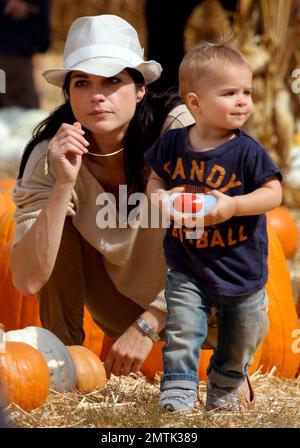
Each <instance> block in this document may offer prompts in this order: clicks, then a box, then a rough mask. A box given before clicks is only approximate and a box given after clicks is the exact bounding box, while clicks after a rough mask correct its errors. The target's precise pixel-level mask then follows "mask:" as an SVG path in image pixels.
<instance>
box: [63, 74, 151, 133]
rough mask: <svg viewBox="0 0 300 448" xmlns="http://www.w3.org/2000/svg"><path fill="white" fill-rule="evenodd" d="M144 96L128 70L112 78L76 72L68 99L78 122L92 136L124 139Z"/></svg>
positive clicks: (71, 81)
mask: <svg viewBox="0 0 300 448" xmlns="http://www.w3.org/2000/svg"><path fill="white" fill-rule="evenodd" d="M144 94H145V87H144V86H141V87H137V86H136V84H135V83H134V81H133V79H132V78H131V76H130V75H129V74H128V73H127V71H126V70H123V71H122V72H120V73H119V74H118V75H115V76H113V77H111V78H105V77H103V76H96V75H90V74H86V73H83V72H80V71H73V72H72V73H71V77H70V90H69V97H70V103H71V107H72V111H73V114H74V116H75V118H76V120H77V121H79V122H80V123H81V125H82V126H83V127H85V128H86V129H88V130H89V131H90V132H91V133H92V134H102V135H103V134H116V135H120V134H121V135H122V136H124V135H125V133H126V130H127V128H128V125H129V123H130V120H131V119H132V117H133V115H134V113H135V110H136V105H137V103H138V102H139V101H141V99H142V98H143V96H144Z"/></svg>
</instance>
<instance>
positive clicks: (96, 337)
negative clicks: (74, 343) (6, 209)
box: [83, 307, 104, 357]
mask: <svg viewBox="0 0 300 448" xmlns="http://www.w3.org/2000/svg"><path fill="white" fill-rule="evenodd" d="M83 328H84V332H85V339H84V342H83V346H84V347H86V348H88V349H89V350H91V351H92V352H93V353H95V355H97V356H98V357H99V356H100V352H101V349H102V344H103V338H104V333H103V331H102V330H101V329H100V328H99V327H98V325H96V324H95V322H94V321H93V318H92V316H91V314H90V312H89V311H88V309H87V308H86V307H84V318H83Z"/></svg>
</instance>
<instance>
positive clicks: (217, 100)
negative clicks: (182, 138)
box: [196, 65, 253, 129]
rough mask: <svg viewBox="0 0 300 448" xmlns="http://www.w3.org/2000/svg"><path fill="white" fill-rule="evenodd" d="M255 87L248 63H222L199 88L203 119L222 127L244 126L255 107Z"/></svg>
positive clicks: (209, 124) (205, 123)
mask: <svg viewBox="0 0 300 448" xmlns="http://www.w3.org/2000/svg"><path fill="white" fill-rule="evenodd" d="M251 90H252V73H251V71H250V69H249V68H248V67H247V66H246V65H245V66H244V65H241V66H234V65H226V66H220V67H219V70H217V71H216V72H214V73H212V74H211V76H210V77H209V79H207V80H206V84H205V87H204V83H202V87H200V89H199V92H196V93H197V95H198V97H199V112H200V120H201V122H202V123H203V124H204V125H206V126H210V127H212V128H220V129H236V128H239V127H241V126H243V124H244V123H245V122H246V121H247V119H248V118H249V116H250V114H251V112H252V108H253V104H252V98H251Z"/></svg>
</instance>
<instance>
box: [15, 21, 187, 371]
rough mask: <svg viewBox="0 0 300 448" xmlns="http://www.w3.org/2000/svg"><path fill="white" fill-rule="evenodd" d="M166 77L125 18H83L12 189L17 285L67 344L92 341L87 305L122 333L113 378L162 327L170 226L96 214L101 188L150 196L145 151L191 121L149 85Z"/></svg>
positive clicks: (171, 98) (51, 74)
mask: <svg viewBox="0 0 300 448" xmlns="http://www.w3.org/2000/svg"><path fill="white" fill-rule="evenodd" d="M160 73H161V67H160V65H159V64H158V63H157V62H155V61H148V62H145V61H144V59H143V50H142V49H141V47H140V43H139V40H138V37H137V34H136V32H135V30H134V29H133V28H132V27H131V26H130V25H129V24H128V23H127V22H126V21H124V20H123V19H121V18H119V17H116V16H112V15H102V16H95V17H82V18H79V19H77V20H76V21H75V22H74V23H73V24H72V26H71V28H70V31H69V34H68V37H67V41H66V45H65V52H64V68H61V69H53V70H47V71H46V72H45V73H44V74H43V75H44V77H45V78H46V80H47V81H48V82H50V83H51V84H54V85H56V86H58V87H63V89H64V92H65V94H66V102H65V104H64V105H62V106H61V107H59V108H58V109H57V110H56V111H55V112H54V113H53V114H52V115H51V116H50V117H49V118H48V119H47V120H46V121H45V122H44V123H42V124H41V126H40V127H39V128H38V130H37V132H36V133H35V136H34V137H33V139H32V140H31V141H30V142H29V144H28V146H27V148H26V150H25V153H24V155H23V159H22V162H21V166H20V173H19V176H18V177H19V178H18V182H17V186H16V189H15V196H14V197H15V203H16V205H17V211H16V215H15V218H16V235H15V240H14V249H13V256H12V272H13V281H14V284H15V286H16V288H17V289H19V290H20V291H22V292H23V293H26V294H28V293H38V294H39V300H40V313H41V321H42V325H43V326H44V327H45V328H48V329H49V330H50V331H52V332H54V333H55V334H56V335H57V336H58V337H59V338H60V339H61V340H62V341H63V342H64V343H65V344H81V343H82V342H83V340H84V332H83V305H84V304H85V305H86V306H87V307H88V309H89V310H90V312H91V313H92V316H93V318H94V320H95V322H96V323H97V324H98V325H99V326H100V327H101V328H102V329H103V330H104V331H105V332H106V333H107V334H108V335H109V336H114V337H117V338H118V339H117V340H116V342H115V343H114V344H113V346H112V348H111V350H110V352H109V354H108V356H107V358H106V360H105V367H106V370H107V374H108V376H110V373H111V372H112V373H114V374H115V375H121V374H122V375H128V374H129V373H130V372H136V371H138V369H139V367H140V366H141V364H142V362H143V361H144V359H145V358H146V357H147V355H148V354H149V352H150V350H151V348H152V345H153V341H155V340H157V338H158V336H157V335H158V333H160V332H161V330H162V329H163V328H164V323H165V316H166V307H165V300H164V294H163V291H162V289H163V287H164V274H165V264H164V258H163V252H162V240H163V236H164V231H162V230H160V229H151V228H128V227H127V228H99V225H98V224H99V223H98V224H97V219H96V218H97V216H98V213H99V211H101V209H102V208H103V207H104V205H103V204H100V205H102V207H99V205H98V202H97V198H99V194H101V193H104V192H107V193H110V195H109V198H113V199H115V206H114V201H111V204H110V205H111V207H112V208H113V210H114V212H115V213H116V214H118V212H120V208H119V206H120V205H121V204H119V203H118V201H119V195H118V193H119V186H120V185H122V186H126V188H127V192H128V194H130V193H134V192H144V190H145V186H146V183H147V176H148V170H147V168H146V166H145V164H144V152H145V150H146V149H148V147H150V145H151V144H152V143H153V142H154V141H155V140H156V138H158V136H159V134H160V132H161V131H165V130H166V129H168V128H171V127H176V126H183V125H188V124H190V123H192V118H191V117H190V115H189V114H188V113H187V111H186V109H185V107H184V106H183V105H181V104H180V100H179V97H178V96H177V95H174V94H167V95H162V96H157V97H155V96H151V95H150V94H149V93H146V88H145V84H149V83H151V82H153V81H155V80H156V79H158V78H159V76H160ZM126 199H127V198H126ZM143 210H144V212H146V210H145V208H144V209H143Z"/></svg>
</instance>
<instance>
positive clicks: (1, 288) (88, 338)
mask: <svg viewBox="0 0 300 448" xmlns="http://www.w3.org/2000/svg"><path fill="white" fill-rule="evenodd" d="M0 220H1V215H0ZM0 232H1V230H0ZM11 249H12V241H9V242H6V240H4V239H3V238H0V322H2V323H3V324H4V325H5V328H6V329H7V331H9V330H17V329H20V328H25V327H29V326H39V327H40V326H41V322H40V319H39V307H38V301H37V298H36V296H35V295H23V294H21V293H20V292H19V291H17V290H16V289H15V287H14V286H13V284H12V275H11V269H10V260H11ZM84 331H85V340H84V346H85V347H87V348H89V349H90V350H92V351H93V352H94V353H95V354H96V355H98V356H99V354H100V351H101V348H102V341H103V336H104V335H103V332H102V331H101V330H100V329H99V327H98V326H97V325H96V324H95V322H94V321H93V319H92V317H91V315H90V313H89V312H88V310H87V309H85V310H84Z"/></svg>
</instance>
